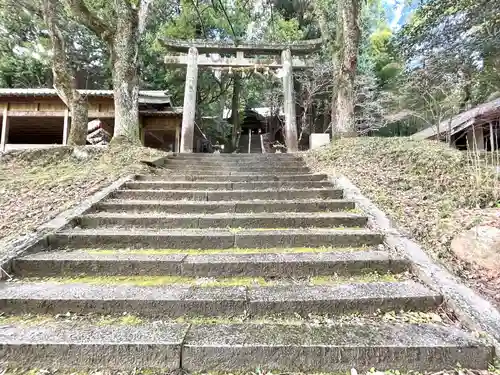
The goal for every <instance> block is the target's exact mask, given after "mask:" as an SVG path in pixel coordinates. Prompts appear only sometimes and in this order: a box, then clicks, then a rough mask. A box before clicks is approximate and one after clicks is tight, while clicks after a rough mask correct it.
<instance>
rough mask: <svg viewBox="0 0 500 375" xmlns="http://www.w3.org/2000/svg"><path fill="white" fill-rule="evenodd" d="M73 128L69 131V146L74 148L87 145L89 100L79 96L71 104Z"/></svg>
mask: <svg viewBox="0 0 500 375" xmlns="http://www.w3.org/2000/svg"><path fill="white" fill-rule="evenodd" d="M69 110H70V112H71V127H70V130H69V137H68V144H69V145H72V146H77V145H85V144H87V133H88V123H89V104H88V102H87V99H86V98H84V97H83V96H81V95H79V98H78V99H77V100H73V101H72V102H71V103H70V107H69Z"/></svg>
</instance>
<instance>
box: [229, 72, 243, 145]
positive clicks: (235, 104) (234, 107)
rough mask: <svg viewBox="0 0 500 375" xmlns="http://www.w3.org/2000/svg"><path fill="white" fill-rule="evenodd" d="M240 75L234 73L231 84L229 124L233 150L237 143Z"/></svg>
mask: <svg viewBox="0 0 500 375" xmlns="http://www.w3.org/2000/svg"><path fill="white" fill-rule="evenodd" d="M240 90H241V83H240V74H239V73H238V72H235V73H234V82H233V97H232V99H231V124H233V132H232V138H231V140H232V146H233V150H235V149H236V146H237V143H238V135H239V131H240V114H239V110H240Z"/></svg>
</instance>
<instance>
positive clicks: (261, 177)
mask: <svg viewBox="0 0 500 375" xmlns="http://www.w3.org/2000/svg"><path fill="white" fill-rule="evenodd" d="M327 179H328V176H327V175H325V174H300V175H297V174H292V175H288V174H287V175H283V174H245V173H242V174H233V175H229V174H209V175H207V174H203V173H201V174H194V175H193V174H182V173H165V172H164V171H163V173H160V174H158V175H153V176H137V180H139V181H158V180H159V181H165V180H168V181H204V182H269V181H326V180H327Z"/></svg>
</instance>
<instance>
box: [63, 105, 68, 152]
mask: <svg viewBox="0 0 500 375" xmlns="http://www.w3.org/2000/svg"><path fill="white" fill-rule="evenodd" d="M68 134H69V110H68V109H66V110H65V111H64V125H63V141H62V144H63V146H67V145H68Z"/></svg>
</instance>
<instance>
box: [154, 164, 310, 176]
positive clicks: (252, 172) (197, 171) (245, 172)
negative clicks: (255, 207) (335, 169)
mask: <svg viewBox="0 0 500 375" xmlns="http://www.w3.org/2000/svg"><path fill="white" fill-rule="evenodd" d="M158 171H159V172H160V173H161V174H163V175H168V174H187V175H190V174H194V175H217V176H220V175H221V174H224V175H230V176H257V175H275V174H278V175H285V176H286V175H294V174H307V173H310V171H309V169H308V168H240V167H236V168H210V169H209V168H199V167H198V168H184V167H181V166H179V167H178V168H172V167H166V168H161V169H159V170H158Z"/></svg>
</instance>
